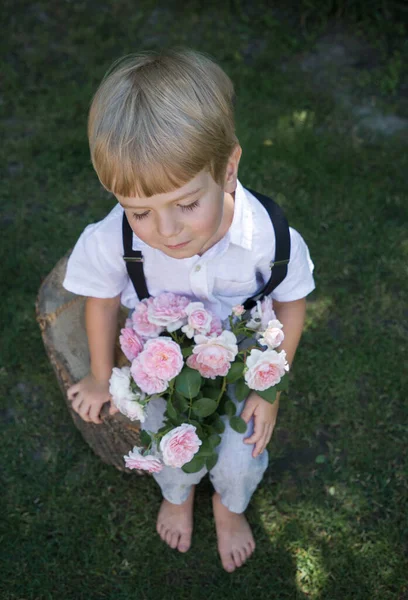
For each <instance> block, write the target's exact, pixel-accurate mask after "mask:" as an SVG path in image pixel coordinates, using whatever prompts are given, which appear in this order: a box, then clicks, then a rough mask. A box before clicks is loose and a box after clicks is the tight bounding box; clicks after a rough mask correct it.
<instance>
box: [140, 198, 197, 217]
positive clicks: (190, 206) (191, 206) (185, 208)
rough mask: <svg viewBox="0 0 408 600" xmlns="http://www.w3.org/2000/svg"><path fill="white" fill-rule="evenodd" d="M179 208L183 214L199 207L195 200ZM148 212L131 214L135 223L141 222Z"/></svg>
mask: <svg viewBox="0 0 408 600" xmlns="http://www.w3.org/2000/svg"><path fill="white" fill-rule="evenodd" d="M179 206H180V208H181V210H182V211H183V212H186V211H190V210H194V209H195V208H198V206H200V200H195V201H194V202H192V203H191V204H185V205H183V204H180V205H179ZM149 212H150V210H147V211H146V212H144V213H133V217H134V218H135V219H136V220H137V221H141V220H142V219H145V218H146V217H147V216H148V215H149Z"/></svg>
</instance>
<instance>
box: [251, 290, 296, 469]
mask: <svg viewBox="0 0 408 600" xmlns="http://www.w3.org/2000/svg"><path fill="white" fill-rule="evenodd" d="M273 309H274V311H275V313H276V317H277V319H278V320H279V321H280V322H281V323H282V325H283V333H284V334H285V339H284V340H283V342H282V344H281V345H280V346H279V348H277V351H278V352H279V351H281V350H285V352H286V360H287V361H288V363H289V365H292V363H293V359H294V357H295V353H296V349H297V347H298V345H299V341H300V337H301V335H302V330H303V324H304V321H305V314H306V298H301V299H300V300H294V301H293V302H278V301H277V300H274V301H273ZM280 395H281V393H280V392H278V393H277V395H276V400H275V402H274V403H273V404H270V403H269V402H267V401H266V400H264V399H263V398H261V397H260V396H258V394H257V393H256V392H251V394H250V395H249V396H248V398H247V400H246V402H245V406H244V409H243V411H242V414H241V417H242V418H243V419H244V421H246V423H248V421H249V419H250V418H251V417H252V416H254V433H253V434H252V436H251V437H249V438H246V439H244V442H245V444H255V448H254V450H253V453H252V456H253V457H254V458H255V457H257V456H258V455H259V454H261V452H263V451H264V449H265V447H266V445H267V444H268V442H269V440H270V439H271V437H272V433H273V430H274V427H275V423H276V419H277V416H278V410H279V399H280Z"/></svg>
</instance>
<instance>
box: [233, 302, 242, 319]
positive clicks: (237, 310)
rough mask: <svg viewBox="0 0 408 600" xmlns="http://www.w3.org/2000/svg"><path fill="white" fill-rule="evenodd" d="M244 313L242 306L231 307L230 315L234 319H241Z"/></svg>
mask: <svg viewBox="0 0 408 600" xmlns="http://www.w3.org/2000/svg"><path fill="white" fill-rule="evenodd" d="M244 312H245V308H244V307H243V305H242V304H237V305H236V306H233V307H232V314H233V315H234V317H242V315H243V314H244Z"/></svg>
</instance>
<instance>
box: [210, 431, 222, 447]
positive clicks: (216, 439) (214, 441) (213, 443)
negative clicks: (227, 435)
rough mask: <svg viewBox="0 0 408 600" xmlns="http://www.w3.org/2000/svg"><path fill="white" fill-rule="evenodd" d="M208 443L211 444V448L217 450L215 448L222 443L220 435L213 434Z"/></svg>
mask: <svg viewBox="0 0 408 600" xmlns="http://www.w3.org/2000/svg"><path fill="white" fill-rule="evenodd" d="M208 442H209V444H210V446H211V448H215V446H218V444H219V443H220V442H221V436H220V435H218V434H217V433H213V434H212V435H210V437H209V438H208Z"/></svg>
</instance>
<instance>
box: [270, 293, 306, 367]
mask: <svg viewBox="0 0 408 600" xmlns="http://www.w3.org/2000/svg"><path fill="white" fill-rule="evenodd" d="M273 309H274V311H275V313H276V318H277V319H278V320H279V321H280V322H281V323H282V325H283V333H284V334H285V339H284V340H283V342H282V344H281V345H280V346H279V348H278V349H277V350H278V352H279V351H280V350H285V352H286V360H287V361H288V363H289V365H291V364H292V362H293V359H294V358H295V353H296V349H297V347H298V345H299V341H300V338H301V335H302V331H303V325H304V322H305V314H306V298H301V299H300V300H294V301H293V302H278V301H277V300H274V301H273Z"/></svg>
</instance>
